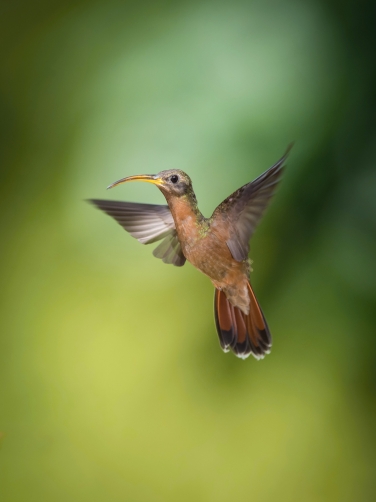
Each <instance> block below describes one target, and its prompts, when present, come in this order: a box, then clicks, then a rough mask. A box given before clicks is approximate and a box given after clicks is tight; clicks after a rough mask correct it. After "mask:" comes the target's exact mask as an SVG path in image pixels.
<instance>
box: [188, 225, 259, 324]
mask: <svg viewBox="0 0 376 502" xmlns="http://www.w3.org/2000/svg"><path fill="white" fill-rule="evenodd" d="M187 244H188V245H186V246H184V247H183V252H184V255H185V257H186V258H187V260H188V261H189V262H190V263H191V264H192V265H193V266H194V267H196V268H197V269H198V270H200V272H202V273H203V274H205V275H207V276H208V277H209V279H210V280H211V281H212V283H213V285H214V286H215V287H216V288H217V289H220V290H222V291H223V292H224V293H225V294H226V297H227V299H228V300H229V301H230V302H231V303H232V304H233V305H234V307H238V308H240V309H241V310H242V311H243V312H244V313H245V314H247V315H248V313H249V302H250V300H249V294H248V279H249V270H250V265H249V261H248V260H245V261H242V262H238V261H236V260H235V259H234V258H233V257H232V255H231V253H230V250H229V248H228V247H227V244H226V243H225V242H223V241H221V240H219V239H218V238H216V236H215V235H213V234H211V235H210V234H209V235H208V236H207V237H205V238H201V239H197V240H196V241H195V242H191V243H190V245H189V243H187Z"/></svg>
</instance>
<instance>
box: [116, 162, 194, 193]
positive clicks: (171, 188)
mask: <svg viewBox="0 0 376 502" xmlns="http://www.w3.org/2000/svg"><path fill="white" fill-rule="evenodd" d="M128 181H144V182H146V183H152V184H153V185H156V186H157V187H158V188H159V189H160V190H161V192H162V193H163V194H164V195H165V196H166V195H167V196H175V197H181V196H182V195H185V194H187V193H188V192H190V191H191V190H192V182H191V179H190V177H189V176H188V174H186V173H185V172H183V171H180V170H179V169H168V170H167V171H161V172H160V173H158V174H138V175H136V176H128V177H127V178H122V179H121V180H118V181H115V183H112V184H111V185H110V186H108V187H107V188H113V187H115V186H117V185H120V184H121V183H127V182H128Z"/></svg>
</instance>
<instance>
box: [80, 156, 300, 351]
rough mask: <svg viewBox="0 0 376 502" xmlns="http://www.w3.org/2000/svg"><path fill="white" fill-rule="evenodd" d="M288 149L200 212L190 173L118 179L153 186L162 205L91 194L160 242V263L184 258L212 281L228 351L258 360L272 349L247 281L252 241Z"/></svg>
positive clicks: (133, 229)
mask: <svg viewBox="0 0 376 502" xmlns="http://www.w3.org/2000/svg"><path fill="white" fill-rule="evenodd" d="M290 148H291V146H289V148H288V149H287V151H286V153H285V155H284V156H283V157H282V158H281V159H280V160H279V161H278V162H277V163H276V164H274V165H273V166H272V167H271V168H270V169H268V170H267V171H265V173H263V174H262V175H261V176H259V177H258V178H257V179H256V180H254V181H252V182H251V183H247V184H246V185H244V186H242V187H241V188H239V189H238V190H236V191H235V192H234V193H233V194H232V195H230V196H229V197H227V199H225V200H224V201H223V202H222V203H221V204H220V205H219V206H218V207H217V208H216V209H215V211H214V212H213V214H212V216H211V217H210V218H205V217H204V216H203V215H202V214H201V212H200V211H199V209H198V206H197V201H196V196H195V194H194V191H193V188H192V183H191V180H190V178H189V176H188V175H187V174H186V173H184V172H183V171H180V170H176V169H171V170H168V171H161V172H160V173H158V174H157V175H137V176H129V177H127V178H123V179H121V180H119V181H117V182H115V183H113V184H112V185H110V186H109V187H108V188H112V187H114V186H116V185H119V184H120V183H125V182H128V181H146V182H149V183H153V184H154V185H157V186H158V188H159V189H160V190H161V192H162V193H163V195H164V196H165V198H166V201H167V204H168V205H167V206H166V205H165V206H163V205H154V204H137V203H133V202H116V201H106V200H94V199H93V200H91V201H90V202H92V203H93V204H95V205H96V206H97V207H98V208H99V209H102V210H103V211H104V212H106V213H107V214H109V215H110V216H112V217H113V218H115V219H116V220H117V221H118V223H120V225H121V226H122V227H123V228H124V229H125V230H127V231H128V232H129V233H130V234H131V235H132V236H133V237H135V238H136V239H138V240H139V241H140V242H142V243H143V244H150V243H153V242H157V241H159V240H161V241H162V242H161V243H160V244H159V246H157V247H156V248H155V249H154V251H153V254H154V256H156V257H157V258H160V259H162V260H163V261H164V262H165V263H171V264H173V265H175V266H180V267H181V266H183V265H184V263H185V261H186V260H188V261H189V262H190V263H192V265H194V266H195V267H196V268H197V269H198V270H200V271H201V272H203V273H204V274H205V275H207V276H208V277H209V278H210V280H211V281H212V283H213V285H214V287H215V297H214V312H215V322H216V327H217V331H218V336H219V340H220V344H221V347H222V349H223V350H224V351H225V352H228V351H229V350H232V351H233V352H234V353H235V354H236V355H237V356H238V357H241V358H246V357H247V356H249V355H250V354H252V355H253V356H254V357H255V358H256V359H261V358H263V357H264V355H265V354H267V353H269V352H270V347H271V345H272V338H271V335H270V331H269V328H268V325H267V323H266V320H265V317H264V314H263V312H262V310H261V308H260V306H259V304H258V302H257V299H256V296H255V294H254V292H253V289H252V287H251V284H250V282H249V274H250V270H251V267H250V260H249V258H248V253H249V240H250V238H251V236H252V235H253V232H254V230H255V228H256V226H257V224H258V222H259V221H260V219H261V216H262V214H263V212H264V210H265V209H266V207H267V205H268V203H269V200H270V198H271V197H272V195H273V194H274V191H275V188H276V186H277V184H278V182H279V180H280V178H281V175H282V171H283V166H284V162H285V160H286V157H287V155H288V152H289V150H290Z"/></svg>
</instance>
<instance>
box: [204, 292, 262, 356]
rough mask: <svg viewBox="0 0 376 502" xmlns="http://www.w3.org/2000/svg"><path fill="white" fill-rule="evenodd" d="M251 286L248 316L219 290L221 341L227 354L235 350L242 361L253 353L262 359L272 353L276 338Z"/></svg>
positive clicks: (217, 312) (216, 297)
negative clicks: (272, 334)
mask: <svg viewBox="0 0 376 502" xmlns="http://www.w3.org/2000/svg"><path fill="white" fill-rule="evenodd" d="M248 287H249V290H248V293H249V299H250V309H249V314H248V315H245V314H244V312H242V311H241V310H240V309H238V308H237V307H234V306H233V305H232V304H231V303H230V302H229V301H228V300H227V297H226V295H225V293H224V292H223V291H220V290H219V289H216V290H215V295H214V315H215V324H216V327H217V332H218V336H219V342H220V344H221V347H222V349H223V350H224V351H225V352H228V351H229V350H232V352H234V354H235V355H237V356H238V357H241V358H242V359H245V358H246V357H248V356H249V355H250V354H252V355H253V356H254V357H255V358H256V359H262V358H263V357H264V356H265V354H269V352H270V348H271V346H272V337H271V334H270V331H269V328H268V325H267V323H266V320H265V317H264V314H263V313H262V310H261V308H260V305H259V304H258V301H257V299H256V296H255V294H254V292H253V289H252V286H251V285H250V284H249V283H248Z"/></svg>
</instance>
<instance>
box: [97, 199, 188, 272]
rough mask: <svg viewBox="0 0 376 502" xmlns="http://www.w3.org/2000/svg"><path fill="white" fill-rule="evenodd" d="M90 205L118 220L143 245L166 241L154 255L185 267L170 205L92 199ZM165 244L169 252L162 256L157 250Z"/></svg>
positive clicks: (165, 251) (165, 261) (166, 261)
mask: <svg viewBox="0 0 376 502" xmlns="http://www.w3.org/2000/svg"><path fill="white" fill-rule="evenodd" d="M89 202H91V203H92V204H94V206H96V207H97V208H99V209H101V210H102V211H104V212H105V213H107V214H108V215H110V216H112V217H113V218H115V220H116V221H117V222H118V223H119V224H120V225H121V226H122V227H123V228H124V229H125V230H126V231H127V232H129V233H130V234H131V235H132V237H134V238H135V239H137V240H138V241H139V242H141V243H142V244H151V243H153V242H156V241H159V240H161V239H163V241H162V243H161V244H160V245H159V246H158V247H157V248H156V249H155V250H154V253H153V254H154V256H156V257H157V258H161V259H162V260H163V261H164V263H172V264H173V265H176V266H178V267H181V266H183V265H184V263H185V257H184V255H183V252H182V249H181V246H180V242H179V239H178V237H177V234H176V230H175V222H174V219H173V217H172V214H171V211H170V209H169V207H168V206H162V205H156V204H138V203H136V202H119V201H113V200H98V199H91V200H89ZM164 243H166V244H165V246H166V249H165V250H164V253H163V255H161V252H157V251H158V250H159V248H161V246H162V245H163V244H164ZM167 251H168V253H167Z"/></svg>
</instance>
